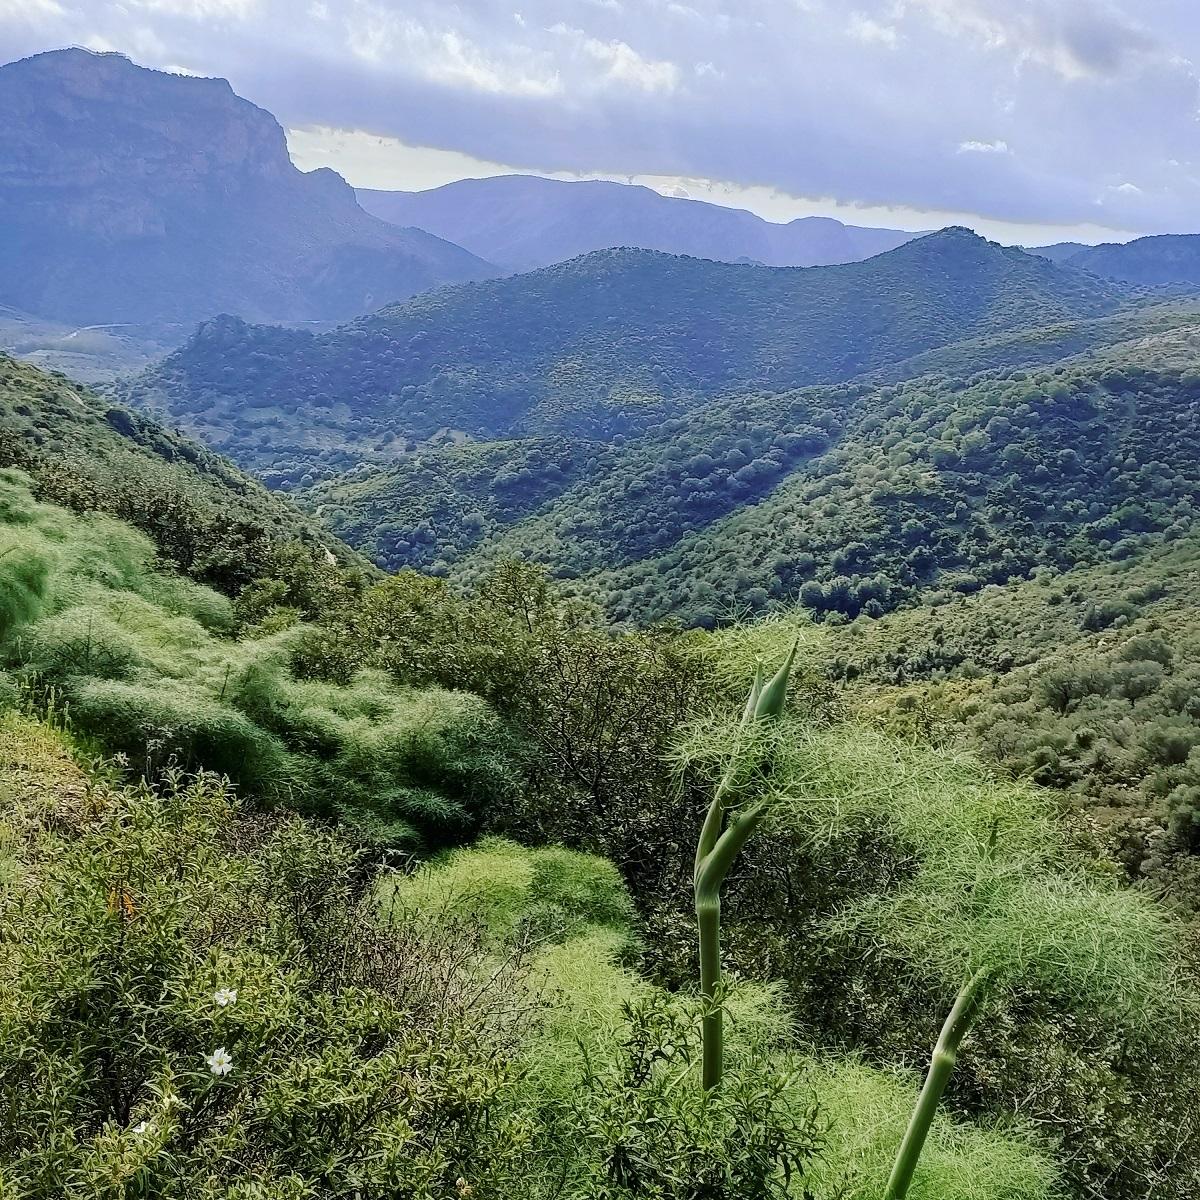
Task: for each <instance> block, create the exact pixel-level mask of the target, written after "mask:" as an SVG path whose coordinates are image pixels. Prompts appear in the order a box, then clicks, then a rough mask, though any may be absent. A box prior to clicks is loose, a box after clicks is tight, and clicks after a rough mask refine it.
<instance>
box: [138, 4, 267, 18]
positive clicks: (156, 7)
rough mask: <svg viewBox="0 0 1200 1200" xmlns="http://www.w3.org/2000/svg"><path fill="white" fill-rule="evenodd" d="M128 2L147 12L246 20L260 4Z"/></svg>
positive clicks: (175, 15)
mask: <svg viewBox="0 0 1200 1200" xmlns="http://www.w3.org/2000/svg"><path fill="white" fill-rule="evenodd" d="M127 3H128V4H129V5H130V7H132V8H140V9H144V10H145V11H146V12H155V13H166V14H168V15H169V16H174V17H188V18H190V19H191V20H193V21H212V20H225V19H233V20H245V19H246V18H247V17H250V16H252V15H253V14H254V12H255V11H256V10H257V8H258V6H259V0H127Z"/></svg>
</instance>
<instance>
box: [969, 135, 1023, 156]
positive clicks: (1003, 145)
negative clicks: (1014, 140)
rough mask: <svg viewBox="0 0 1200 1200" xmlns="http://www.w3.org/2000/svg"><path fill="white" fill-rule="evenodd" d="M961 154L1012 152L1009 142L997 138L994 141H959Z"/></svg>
mask: <svg viewBox="0 0 1200 1200" xmlns="http://www.w3.org/2000/svg"><path fill="white" fill-rule="evenodd" d="M958 152H959V154H1011V153H1012V151H1010V150H1009V148H1008V143H1007V142H1005V141H1001V140H1000V138H997V139H996V140H995V141H993V142H977V141H969V142H959V143H958Z"/></svg>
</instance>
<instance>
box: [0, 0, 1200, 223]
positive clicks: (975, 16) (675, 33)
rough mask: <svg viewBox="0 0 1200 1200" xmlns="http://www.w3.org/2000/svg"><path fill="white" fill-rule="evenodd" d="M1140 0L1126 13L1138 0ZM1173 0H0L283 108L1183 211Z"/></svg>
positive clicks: (1196, 160) (13, 48) (935, 187)
mask: <svg viewBox="0 0 1200 1200" xmlns="http://www.w3.org/2000/svg"><path fill="white" fill-rule="evenodd" d="M1135 14H1136V16H1135ZM1198 38H1200V13H1197V12H1196V11H1195V8H1194V5H1193V3H1192V0H1140V3H1138V4H1137V5H1136V7H1135V6H1134V3H1133V0H1122V4H1121V5H1117V4H1103V3H1095V2H1085V0H862V2H858V3H855V4H854V5H846V4H844V3H841V2H840V0H738V2H736V3H735V2H734V0H565V2H564V0H460V2H459V3H457V4H455V5H453V6H450V5H446V4H444V3H441V2H440V0H404V2H401V0H123V2H122V3H104V2H97V0H89V2H84V0H0V56H2V57H4V58H12V57H17V56H19V55H20V54H23V53H29V52H32V51H34V50H40V49H45V48H48V47H50V46H53V45H61V44H67V43H78V44H92V45H96V46H105V47H112V48H118V49H123V50H126V51H127V52H128V53H130V55H131V56H132V57H133V58H135V59H136V60H138V61H141V62H145V63H146V64H147V65H152V66H172V67H181V68H184V69H187V70H193V71H200V72H202V73H205V74H219V75H224V76H226V77H227V78H229V79H230V80H231V82H232V83H233V85H234V87H235V88H236V89H237V90H238V91H239V92H240V93H241V94H243V95H245V96H247V97H248V98H249V99H252V100H254V101H255V102H256V103H259V104H262V105H263V106H265V107H267V108H269V109H271V110H272V111H273V112H275V113H276V114H277V115H278V117H279V118H280V120H281V121H282V122H283V123H284V124H286V125H291V126H308V125H325V126H335V127H340V128H347V129H362V130H368V131H371V132H373V133H378V134H383V135H390V136H393V137H397V138H400V139H402V140H404V141H406V142H410V143H414V144H419V145H428V146H437V147H443V148H447V149H454V150H459V151H462V152H464V153H467V154H471V155H474V156H476V157H479V158H483V159H488V160H491V161H498V162H506V163H512V164H514V165H517V166H520V167H524V168H528V169H538V170H545V171H552V170H568V171H582V172H587V171H602V172H609V173H614V174H663V175H679V176H686V177H696V178H708V179H717V180H728V181H731V182H735V183H738V184H742V185H746V186H750V185H760V186H767V187H775V188H778V189H780V190H782V191H786V192H789V193H791V194H794V195H802V196H809V197H823V198H829V199H831V200H836V201H839V202H842V203H862V204H869V205H889V204H890V205H904V206H908V207H911V208H915V209H920V210H925V211H928V210H951V211H960V212H967V213H977V214H979V215H981V216H983V217H988V218H992V219H997V220H1009V221H1017V222H1023V223H1031V222H1041V223H1062V224H1077V223H1082V222H1097V223H1100V224H1104V225H1108V226H1111V227H1113V228H1125V229H1136V230H1145V231H1157V230H1163V229H1172V228H1191V227H1193V225H1194V222H1195V218H1194V216H1193V215H1192V214H1194V213H1195V212H1196V211H1197V201H1200V151H1198V150H1197V147H1196V141H1197V130H1198V128H1200V126H1198V125H1197V109H1198V106H1200V90H1198V86H1197V77H1196V73H1195V72H1194V70H1193V68H1192V66H1191V63H1190V61H1189V58H1190V55H1191V52H1192V51H1193V50H1194V49H1195V47H1196V43H1197V39H1198Z"/></svg>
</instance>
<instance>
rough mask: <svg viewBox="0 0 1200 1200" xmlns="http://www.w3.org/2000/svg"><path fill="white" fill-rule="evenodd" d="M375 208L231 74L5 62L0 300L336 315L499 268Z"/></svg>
mask: <svg viewBox="0 0 1200 1200" xmlns="http://www.w3.org/2000/svg"><path fill="white" fill-rule="evenodd" d="M496 273H497V272H496V270H495V268H493V267H491V266H490V265H489V264H487V263H485V262H482V261H481V260H480V259H478V258H476V257H475V256H474V255H472V254H470V253H469V252H467V251H466V250H463V249H462V248H461V247H459V246H455V245H451V244H450V243H448V242H445V241H443V240H441V239H440V238H437V237H434V236H433V235H432V234H429V233H425V232H423V231H422V230H417V229H402V228H399V227H397V226H395V225H391V224H388V223H387V222H384V221H381V220H379V219H378V218H377V217H373V216H371V215H370V214H368V213H366V212H364V211H363V209H362V208H360V207H359V205H358V203H357V201H356V200H355V197H354V192H353V190H352V189H351V188H350V187H349V185H348V184H347V183H346V182H345V181H344V180H343V179H342V178H341V176H339V175H337V174H336V173H335V172H333V171H331V170H327V169H322V170H317V171H312V172H307V173H306V172H303V171H300V170H298V169H297V168H296V167H295V166H294V165H293V164H292V161H291V159H290V158H289V156H288V150H287V143H286V140H285V137H284V132H283V129H282V128H281V127H280V126H279V124H278V122H277V121H276V120H275V119H274V117H272V116H271V115H270V113H267V112H265V111H264V110H262V109H261V108H257V107H256V106H255V105H253V104H251V103H249V101H246V100H243V99H241V98H240V97H239V96H236V95H235V94H234V92H233V90H232V88H231V87H230V86H229V84H228V83H227V82H226V81H225V80H223V79H201V78H196V77H191V76H182V75H173V74H169V73H165V72H161V71H150V70H146V69H144V68H142V67H138V66H135V65H134V64H133V63H132V62H130V61H129V59H127V58H125V57H123V56H122V55H119V54H95V53H92V52H90V51H87V50H82V49H68V50H57V51H52V52H49V53H45V54H39V55H36V56H34V57H32V58H27V59H22V60H20V61H17V62H12V63H9V64H7V65H6V66H4V67H0V305H7V306H10V307H12V308H14V309H18V310H22V311H23V312H25V313H28V314H32V315H33V316H36V317H41V318H45V319H48V320H51V321H58V322H64V323H71V324H76V325H87V324H98V323H104V324H118V323H121V324H124V323H131V324H139V325H141V324H154V325H162V324H163V323H184V324H186V325H192V324H195V322H197V321H200V320H203V319H205V318H207V317H212V316H215V315H217V314H218V313H223V312H228V313H237V314H240V315H242V316H244V317H248V318H253V319H257V320H269V321H288V322H294V321H326V322H327V321H333V320H338V319H345V318H348V317H351V316H355V315H357V314H359V313H362V312H366V311H369V310H371V309H373V308H378V307H379V306H380V305H383V304H385V303H389V302H392V301H395V300H397V299H401V298H403V297H405V296H411V295H413V294H414V293H416V292H419V291H422V290H425V289H427V288H430V287H435V286H437V285H439V284H443V283H452V282H461V281H464V280H469V279H479V278H484V277H487V276H490V275H495V274H496Z"/></svg>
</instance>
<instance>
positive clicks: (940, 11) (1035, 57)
mask: <svg viewBox="0 0 1200 1200" xmlns="http://www.w3.org/2000/svg"><path fill="white" fill-rule="evenodd" d="M911 3H912V5H913V8H914V9H917V10H924V12H925V13H926V14H927V15H928V17H929V18H930V19H932V21H933V22H934V23H935V24H936V25H937V26H938V27H939V28H940V29H942V30H943V31H945V32H947V33H950V34H954V35H963V36H968V37H971V38H974V39H976V40H977V41H978V42H980V43H982V44H983V45H984V46H985V47H988V48H991V49H1003V50H1008V51H1010V52H1012V53H1014V54H1016V55H1017V56H1018V57H1019V58H1020V59H1023V60H1027V61H1032V62H1035V63H1038V64H1040V65H1041V66H1044V67H1048V68H1050V69H1051V70H1053V71H1056V72H1058V74H1060V75H1061V76H1063V78H1065V79H1082V78H1086V77H1101V78H1103V77H1111V76H1113V75H1116V74H1118V73H1119V72H1120V71H1122V70H1124V69H1125V68H1127V67H1128V66H1130V65H1134V64H1137V63H1139V62H1142V61H1144V60H1145V59H1146V58H1147V57H1148V56H1153V55H1154V54H1155V53H1157V52H1161V47H1159V46H1158V44H1157V43H1156V42H1155V40H1154V39H1153V38H1152V37H1150V36H1149V35H1148V34H1147V33H1146V32H1145V31H1144V30H1143V29H1141V28H1140V27H1138V26H1137V25H1135V24H1134V23H1133V22H1132V21H1131V20H1129V18H1128V17H1126V16H1124V15H1123V14H1122V13H1120V12H1119V11H1117V10H1116V9H1114V8H1111V7H1109V6H1108V5H1106V4H1104V3H1095V2H1094V0H1023V2H1018V0H911Z"/></svg>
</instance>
